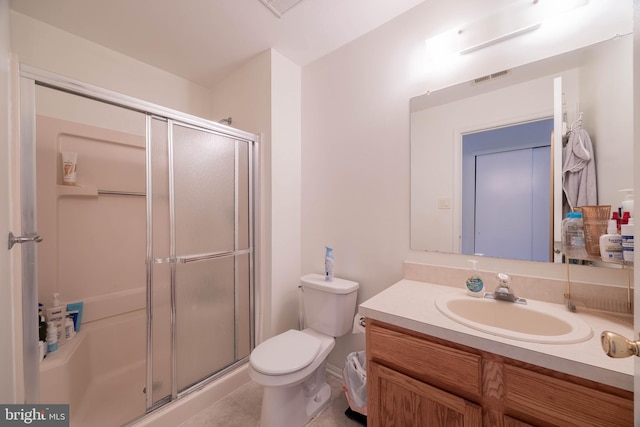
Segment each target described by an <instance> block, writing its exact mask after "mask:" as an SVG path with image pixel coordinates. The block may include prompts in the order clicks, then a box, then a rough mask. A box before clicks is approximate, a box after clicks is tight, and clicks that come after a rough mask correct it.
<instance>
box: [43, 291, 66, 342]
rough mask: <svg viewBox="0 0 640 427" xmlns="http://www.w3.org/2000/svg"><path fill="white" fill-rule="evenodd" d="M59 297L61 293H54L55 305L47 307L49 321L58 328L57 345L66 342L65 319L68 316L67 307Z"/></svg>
mask: <svg viewBox="0 0 640 427" xmlns="http://www.w3.org/2000/svg"><path fill="white" fill-rule="evenodd" d="M59 297H60V294H58V293H55V294H53V306H52V307H51V308H48V309H47V322H49V323H51V322H53V324H54V325H55V326H56V328H58V329H57V330H58V338H57V340H56V341H57V346H61V345H63V344H64V343H65V333H64V319H65V318H66V317H67V316H66V312H67V309H66V307H65V306H64V305H62V304H60V299H59Z"/></svg>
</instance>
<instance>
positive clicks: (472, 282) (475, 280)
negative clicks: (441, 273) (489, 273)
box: [466, 259, 484, 297]
mask: <svg viewBox="0 0 640 427" xmlns="http://www.w3.org/2000/svg"><path fill="white" fill-rule="evenodd" d="M467 261H469V262H470V263H471V274H470V275H469V277H468V278H467V281H466V285H467V292H468V293H469V295H472V296H474V297H481V296H482V295H483V294H484V292H482V291H483V290H484V283H483V282H482V278H481V277H480V273H479V272H478V261H477V260H475V259H470V260H467Z"/></svg>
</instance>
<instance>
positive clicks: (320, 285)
mask: <svg viewBox="0 0 640 427" xmlns="http://www.w3.org/2000/svg"><path fill="white" fill-rule="evenodd" d="M300 281H301V284H302V296H303V304H304V320H305V325H306V327H307V328H311V329H313V330H315V331H318V332H320V333H323V334H325V335H329V336H332V337H341V336H342V335H346V334H347V333H348V332H349V331H351V329H352V325H353V316H354V315H355V311H356V297H357V294H358V286H359V285H358V283H357V282H352V281H351V280H345V279H340V278H338V277H334V278H333V281H332V282H325V280H324V276H323V275H321V274H307V275H306V276H302V277H301V278H300Z"/></svg>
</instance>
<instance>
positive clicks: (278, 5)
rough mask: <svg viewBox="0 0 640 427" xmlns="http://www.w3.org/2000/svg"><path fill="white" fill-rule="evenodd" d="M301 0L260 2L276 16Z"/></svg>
mask: <svg viewBox="0 0 640 427" xmlns="http://www.w3.org/2000/svg"><path fill="white" fill-rule="evenodd" d="M301 1H302V0H260V3H262V4H264V5H265V6H266V7H267V9H269V10H270V11H271V12H273V14H274V15H276V16H277V17H278V18H280V17H281V16H282V14H283V13H285V12H286V11H287V10H289V9H291V8H292V7H293V6H295V5H297V4H298V3H300V2H301Z"/></svg>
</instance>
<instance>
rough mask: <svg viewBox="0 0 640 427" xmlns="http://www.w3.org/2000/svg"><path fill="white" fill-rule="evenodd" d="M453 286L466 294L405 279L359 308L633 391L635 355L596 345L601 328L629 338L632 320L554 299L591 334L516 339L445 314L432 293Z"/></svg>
mask: <svg viewBox="0 0 640 427" xmlns="http://www.w3.org/2000/svg"><path fill="white" fill-rule="evenodd" d="M456 292H457V293H460V294H465V293H466V290H465V289H463V288H462V287H461V288H455V287H451V286H442V285H434V284H431V283H425V282H417V281H413V280H406V279H405V280H401V281H399V282H397V283H395V284H394V285H392V286H390V287H389V288H387V289H385V290H384V291H382V292H380V293H379V294H377V295H375V296H374V297H372V298H370V299H369V300H367V301H365V302H363V303H362V304H360V308H359V313H360V314H361V315H364V316H365V317H368V318H371V319H375V320H379V321H382V322H385V323H389V324H391V325H395V326H399V327H402V328H405V329H410V330H413V331H416V332H420V333H423V334H426V335H430V336H433V337H437V338H442V339H445V340H448V341H452V342H455V343H458V344H462V345H466V346H469V347H473V348H477V349H479V350H483V351H487V352H490V353H494V354H498V355H501V356H504V357H508V358H511V359H516V360H520V361H523V362H526V363H531V364H533V365H537V366H541V367H544V368H548V369H552V370H555V371H559V372H564V373H567V374H570V375H574V376H577V377H581V378H585V379H589V380H592V381H597V382H599V383H603V384H607V385H610V386H613V387H617V388H621V389H624V390H629V391H633V364H634V362H633V358H632V357H628V358H624V359H613V358H610V357H608V356H607V355H606V354H605V353H604V352H603V350H602V347H601V345H600V333H601V332H602V331H605V330H608V331H612V332H616V333H619V334H621V335H623V336H626V337H627V338H631V337H633V336H634V333H633V328H632V327H631V326H629V325H626V324H623V323H621V322H617V321H614V320H608V319H605V318H602V317H599V316H594V315H590V314H587V313H584V312H583V313H571V312H569V311H568V310H566V308H564V307H563V306H562V305H560V304H553V305H554V306H556V307H559V308H561V309H564V310H566V311H567V314H568V315H571V316H580V318H581V319H582V320H584V321H585V322H587V323H588V324H589V325H590V326H591V328H592V329H593V336H592V337H591V338H590V339H589V340H587V341H584V342H580V343H575V344H538V343H530V342H525V341H517V340H513V339H509V338H503V337H500V336H496V335H491V334H488V333H485V332H482V331H478V330H475V329H472V328H469V327H467V326H464V325H462V324H459V323H457V322H455V321H454V320H451V319H449V318H448V317H446V316H445V315H443V314H442V313H441V312H440V311H439V310H438V309H437V308H436V306H435V300H436V298H437V297H438V296H440V295H442V294H444V293H456ZM524 296H525V297H526V295H524ZM470 298H472V297H470ZM548 304H550V303H548Z"/></svg>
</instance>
